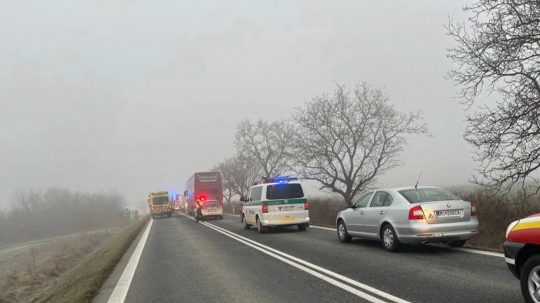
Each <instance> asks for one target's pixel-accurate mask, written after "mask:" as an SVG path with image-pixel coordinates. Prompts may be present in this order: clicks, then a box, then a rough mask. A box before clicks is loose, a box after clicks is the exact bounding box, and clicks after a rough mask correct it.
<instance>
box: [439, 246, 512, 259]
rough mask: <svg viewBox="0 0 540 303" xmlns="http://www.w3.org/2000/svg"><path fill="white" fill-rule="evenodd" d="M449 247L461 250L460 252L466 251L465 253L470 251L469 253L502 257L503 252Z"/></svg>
mask: <svg viewBox="0 0 540 303" xmlns="http://www.w3.org/2000/svg"><path fill="white" fill-rule="evenodd" d="M450 249H452V250H457V251H461V252H466V253H470V254H477V255H484V256H491V257H498V258H504V254H502V253H497V252H493V251H485V250H479V249H472V248H450Z"/></svg>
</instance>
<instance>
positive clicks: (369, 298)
mask: <svg viewBox="0 0 540 303" xmlns="http://www.w3.org/2000/svg"><path fill="white" fill-rule="evenodd" d="M202 224H203V225H205V226H206V227H208V228H211V229H213V230H215V231H217V232H219V233H221V234H223V235H225V236H227V237H229V238H231V239H234V240H236V241H238V242H240V243H242V244H244V245H247V246H249V247H251V248H254V249H256V250H258V251H260V252H262V253H264V254H266V255H269V256H271V257H273V258H275V259H278V260H280V261H282V262H284V263H286V264H289V265H290V266H292V267H294V268H297V269H299V270H301V271H304V272H306V273H308V274H310V275H312V276H314V277H317V278H319V279H321V280H323V281H325V282H328V283H330V284H332V285H334V286H336V287H338V288H341V289H343V290H345V291H347V292H349V293H351V294H354V295H356V296H358V297H360V298H362V299H364V300H367V301H369V302H372V303H387V302H386V301H383V300H380V299H378V298H376V297H373V296H371V295H370V294H368V293H365V292H363V291H360V290H358V289H356V288H353V287H351V286H349V285H347V284H345V283H342V282H340V281H338V280H336V279H332V278H330V277H328V276H325V275H323V274H321V273H319V272H316V271H314V270H312V269H309V268H308V267H306V266H303V265H300V264H298V263H296V262H293V261H291V260H289V259H286V258H284V257H281V256H279V255H277V254H274V253H272V252H270V251H268V250H265V249H263V248H261V247H259V246H257V245H253V244H251V243H249V242H247V241H244V240H242V239H240V238H238V237H235V236H234V235H232V234H229V233H227V232H224V231H221V230H219V229H218V228H215V227H216V226H215V225H213V224H210V223H206V222H203V223H202Z"/></svg>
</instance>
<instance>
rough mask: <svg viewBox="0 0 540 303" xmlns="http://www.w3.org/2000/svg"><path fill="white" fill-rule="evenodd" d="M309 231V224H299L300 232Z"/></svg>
mask: <svg viewBox="0 0 540 303" xmlns="http://www.w3.org/2000/svg"><path fill="white" fill-rule="evenodd" d="M306 229H307V224H298V230H299V231H305V230H306Z"/></svg>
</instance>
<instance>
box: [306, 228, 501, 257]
mask: <svg viewBox="0 0 540 303" xmlns="http://www.w3.org/2000/svg"><path fill="white" fill-rule="evenodd" d="M309 227H311V228H316V229H322V230H327V231H333V232H335V231H336V229H335V228H330V227H326V226H319V225H310V226H309ZM437 247H444V248H448V249H450V250H455V251H460V252H464V253H469V254H477V255H484V256H490V257H497V258H504V254H502V253H498V252H493V251H487V250H479V249H474V248H461V247H447V246H437Z"/></svg>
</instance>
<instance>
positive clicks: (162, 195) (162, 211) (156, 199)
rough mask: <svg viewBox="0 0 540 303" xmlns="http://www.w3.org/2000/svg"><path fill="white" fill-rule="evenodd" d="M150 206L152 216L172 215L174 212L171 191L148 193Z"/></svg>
mask: <svg viewBox="0 0 540 303" xmlns="http://www.w3.org/2000/svg"><path fill="white" fill-rule="evenodd" d="M147 202H148V208H149V210H150V214H151V215H152V218H158V217H163V216H167V217H170V216H171V215H172V212H173V208H172V205H171V203H170V201H169V193H168V192H166V191H160V192H155V193H149V194H148V199H147Z"/></svg>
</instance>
